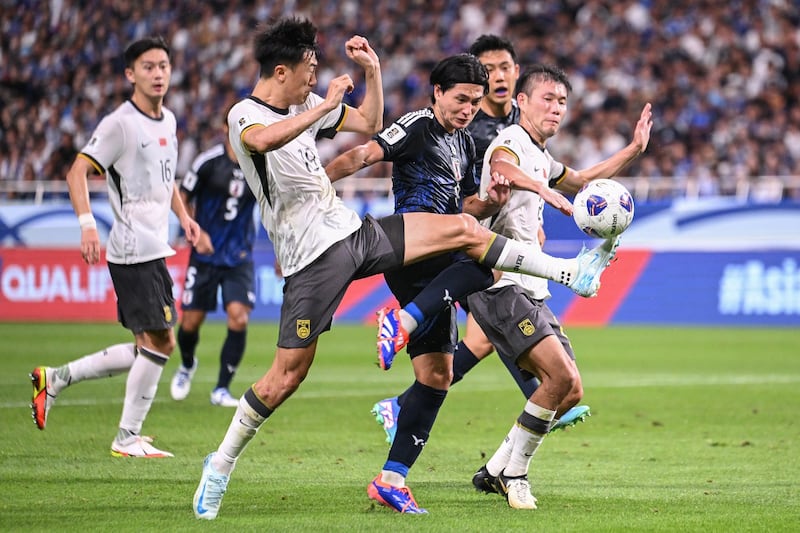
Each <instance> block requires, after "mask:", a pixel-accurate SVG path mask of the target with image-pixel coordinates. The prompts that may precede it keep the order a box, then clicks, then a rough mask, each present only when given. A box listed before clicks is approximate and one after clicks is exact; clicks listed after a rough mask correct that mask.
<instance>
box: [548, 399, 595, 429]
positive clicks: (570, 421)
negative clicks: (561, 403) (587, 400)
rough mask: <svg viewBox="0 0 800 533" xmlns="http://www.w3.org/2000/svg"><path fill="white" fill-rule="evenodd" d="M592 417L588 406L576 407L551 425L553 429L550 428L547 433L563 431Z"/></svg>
mask: <svg viewBox="0 0 800 533" xmlns="http://www.w3.org/2000/svg"><path fill="white" fill-rule="evenodd" d="M588 416H592V413H591V411H590V410H589V406H588V405H576V406H575V407H573V408H572V409H570V410H569V411H567V412H566V413H564V415H563V416H562V417H561V418H559V419H558V422H556V423H555V424H553V427H551V428H550V431H549V432H548V433H552V432H554V431H557V430H559V429H565V428H568V427H570V426H574V425H575V424H577V423H578V422H583V421H585V420H586V417H588Z"/></svg>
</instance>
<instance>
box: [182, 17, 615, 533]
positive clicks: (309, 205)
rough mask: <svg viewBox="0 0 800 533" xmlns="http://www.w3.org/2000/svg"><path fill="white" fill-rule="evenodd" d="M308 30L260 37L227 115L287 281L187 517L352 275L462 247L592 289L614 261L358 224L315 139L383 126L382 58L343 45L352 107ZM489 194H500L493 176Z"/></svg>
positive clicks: (231, 463) (200, 507) (495, 264)
mask: <svg viewBox="0 0 800 533" xmlns="http://www.w3.org/2000/svg"><path fill="white" fill-rule="evenodd" d="M316 34H317V30H316V28H315V27H314V25H313V24H312V23H311V22H310V21H307V20H302V19H297V18H286V19H281V20H278V21H277V22H275V23H274V24H272V25H270V26H268V27H267V28H266V29H265V30H263V31H262V32H260V33H258V35H257V36H256V38H255V42H254V52H255V54H254V55H255V59H256V61H257V62H258V64H259V66H260V69H261V73H260V77H259V79H258V81H257V82H256V85H255V87H254V88H253V91H252V93H251V95H250V96H249V97H247V98H246V99H245V101H243V102H241V103H239V104H237V105H235V106H234V107H233V108H232V109H231V111H230V113H229V115H228V126H229V129H230V140H231V145H232V146H233V148H234V151H235V152H236V156H237V159H238V160H239V165H240V166H241V168H242V170H243V171H244V173H245V177H246V179H247V182H248V184H249V185H250V187H251V189H252V190H253V193H254V194H255V196H256V199H257V200H258V203H259V209H260V213H261V219H262V222H263V224H264V226H265V227H266V228H267V231H268V232H269V235H270V238H271V239H272V240H273V244H274V246H275V249H276V255H277V258H278V262H279V263H280V265H281V267H282V269H283V273H284V276H285V285H284V299H283V305H282V307H281V319H280V331H279V335H278V347H277V350H276V352H275V357H274V359H273V362H272V365H271V367H270V369H269V370H268V371H267V372H266V374H264V376H263V377H261V378H260V379H259V380H258V381H257V382H256V383H255V384H254V385H253V386H252V387H251V388H250V389H248V390H247V391H246V392H245V394H244V395H243V396H242V397H241V398H240V400H239V406H238V407H237V408H236V413H235V414H234V416H233V418H232V420H231V422H230V425H229V426H228V429H227V432H226V434H225V436H224V438H223V440H222V442H221V443H220V445H219V446H218V448H217V450H216V451H214V452H212V453H210V454H209V455H208V456H207V457H206V459H205V462H204V464H203V471H202V475H201V478H200V483H199V484H198V487H197V490H196V491H195V495H194V501H193V508H194V513H195V516H197V517H198V518H202V519H208V520H212V519H214V518H216V517H217V514H218V512H219V508H220V505H221V502H222V497H223V495H224V494H225V491H226V490H227V486H228V482H229V479H230V474H231V472H232V471H233V469H234V467H235V464H236V461H237V459H238V458H239V456H240V455H241V454H242V452H243V450H244V448H245V447H246V445H247V444H248V443H249V442H250V440H252V438H253V437H254V436H255V434H256V432H257V431H258V429H259V427H261V425H262V424H263V423H264V422H265V421H266V419H267V418H268V417H269V416H270V415H271V414H272V413H273V412H274V411H275V409H277V408H278V407H279V406H280V405H281V404H282V403H283V402H284V401H285V400H286V399H288V398H289V396H291V395H292V394H293V393H294V391H295V390H297V388H298V387H299V386H300V383H301V382H302V381H303V380H304V379H305V377H306V375H307V373H308V370H309V368H310V366H311V363H312V362H313V360H314V356H315V353H316V347H317V340H318V337H319V335H320V334H322V333H323V332H325V331H327V330H328V329H330V326H331V319H332V317H333V313H334V311H335V310H336V307H337V306H338V304H339V302H341V300H342V298H343V296H344V293H345V291H346V289H347V287H348V286H349V285H350V283H351V282H352V281H353V280H354V279H358V278H362V277H366V276H370V275H373V274H377V273H383V272H386V271H387V270H390V269H396V268H399V267H401V266H403V265H405V264H409V263H412V262H414V261H418V260H421V259H424V258H427V257H431V256H433V255H436V254H440V253H443V252H447V251H454V250H463V251H464V252H465V253H467V254H468V255H469V256H470V257H472V258H474V259H477V260H479V261H480V262H482V263H483V264H486V265H488V266H489V267H491V268H497V269H499V270H508V269H517V270H520V271H523V272H528V273H531V274H536V275H541V276H545V277H547V278H548V279H558V280H561V281H562V282H563V283H566V284H568V285H570V286H572V287H573V288H574V289H575V290H585V291H586V292H587V293H589V292H591V291H592V290H593V289H596V285H597V283H598V279H599V276H600V273H601V272H602V271H603V270H604V269H605V267H606V266H607V264H608V260H609V259H610V257H612V256H613V251H614V249H613V248H612V249H610V250H607V251H605V252H604V251H603V250H600V249H596V250H594V251H592V252H591V253H589V254H585V255H584V256H581V257H579V258H574V259H560V258H555V257H550V256H546V255H545V254H543V253H542V252H541V251H540V250H534V249H532V248H531V247H529V246H524V245H521V244H520V243H517V242H515V241H512V240H509V239H506V238H504V237H501V236H499V235H496V234H494V233H492V232H490V231H489V230H488V229H486V228H484V227H482V226H480V225H479V224H478V223H477V221H476V220H475V218H473V217H471V216H470V215H438V214H432V213H405V214H402V215H391V216H388V217H385V218H383V219H380V220H375V219H373V218H372V217H369V216H368V217H366V218H365V219H364V220H359V217H358V216H357V214H356V213H355V212H353V211H352V210H350V209H349V208H347V207H346V206H345V205H344V204H343V203H342V201H341V200H340V199H339V198H337V196H336V192H335V190H334V188H333V185H332V184H331V182H330V179H329V178H328V176H327V174H326V173H325V171H324V169H323V166H322V162H321V161H320V157H319V153H318V151H317V148H316V144H315V142H314V139H315V138H317V137H319V136H325V135H332V134H333V133H334V132H336V131H354V132H359V133H364V134H374V133H377V132H378V131H379V130H380V129H381V128H382V125H383V91H382V86H381V85H382V84H381V71H380V62H379V60H378V56H377V55H376V54H375V52H374V50H373V49H372V48H371V47H370V45H369V43H368V41H367V40H366V39H365V38H364V37H361V36H354V37H352V38H350V39H349V40H348V41H347V42H346V43H345V52H346V54H347V57H349V58H350V59H351V60H353V61H354V62H355V63H357V64H358V65H359V66H361V67H362V68H363V69H364V74H365V94H364V99H363V101H362V103H361V105H360V106H359V107H357V108H353V107H350V106H348V105H346V104H344V103H343V101H342V100H343V97H344V95H345V93H346V92H350V91H352V89H353V85H354V84H353V81H352V79H351V78H350V76H349V75H346V74H345V75H341V76H338V77H335V78H333V79H332V80H331V81H330V83H329V85H328V89H327V93H326V96H325V97H324V98H321V97H318V96H316V95H313V94H312V90H313V89H314V87H315V85H316V83H317V78H316V70H317V64H318V63H317V52H318V45H317V42H316ZM473 112H474V111H473ZM492 194H498V195H500V194H508V185H507V183H506V182H505V180H504V179H502V177H501V176H498V177H496V184H495V186H494V187H493V192H492ZM579 286H580V287H583V289H580V288H579ZM395 490H396V494H397V496H398V497H399V498H401V499H404V502H405V503H404V504H402V505H400V506H398V508H397V510H400V509H401V508H402V509H403V512H421V511H422V510H420V509H419V508H418V507H417V505H416V502H414V501H413V497H412V496H411V493H410V491H409V490H408V489H407V488H406V487H396V489H395Z"/></svg>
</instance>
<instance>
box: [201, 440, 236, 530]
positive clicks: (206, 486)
mask: <svg viewBox="0 0 800 533" xmlns="http://www.w3.org/2000/svg"><path fill="white" fill-rule="evenodd" d="M212 457H214V453H213V452H212V453H210V454H208V455H207V456H206V459H205V461H203V475H202V476H201V477H200V484H199V485H198V486H197V490H196V491H195V492H194V500H193V501H192V508H193V510H194V515H195V516H196V517H197V518H202V519H203V520H214V519H215V518H216V517H217V513H219V507H220V505H222V496H223V495H225V491H226V490H227V488H228V481H229V480H230V476H226V475H224V474H220V473H219V472H217V471H216V470H214V467H213V466H212V465H211V458H212Z"/></svg>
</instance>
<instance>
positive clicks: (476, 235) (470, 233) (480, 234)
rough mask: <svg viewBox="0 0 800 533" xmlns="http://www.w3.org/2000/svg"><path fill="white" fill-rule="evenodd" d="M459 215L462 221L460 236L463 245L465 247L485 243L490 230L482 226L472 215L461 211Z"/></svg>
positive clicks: (459, 227)
mask: <svg viewBox="0 0 800 533" xmlns="http://www.w3.org/2000/svg"><path fill="white" fill-rule="evenodd" d="M457 216H458V218H459V222H460V224H459V226H458V230H459V235H458V238H460V239H462V245H463V246H464V247H473V246H480V245H484V244H485V241H486V236H487V232H488V230H487V229H486V228H484V227H483V226H481V225H480V224H479V223H478V220H477V219H476V218H475V217H473V216H472V215H467V214H465V213H461V214H460V215H457Z"/></svg>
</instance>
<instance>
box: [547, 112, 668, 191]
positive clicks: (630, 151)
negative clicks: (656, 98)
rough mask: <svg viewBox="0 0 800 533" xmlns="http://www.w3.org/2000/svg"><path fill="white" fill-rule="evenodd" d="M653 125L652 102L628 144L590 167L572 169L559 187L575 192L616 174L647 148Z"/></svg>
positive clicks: (641, 115) (642, 114) (640, 116)
mask: <svg viewBox="0 0 800 533" xmlns="http://www.w3.org/2000/svg"><path fill="white" fill-rule="evenodd" d="M652 127H653V113H652V111H651V106H650V104H649V103H647V104H645V106H644V108H643V109H642V113H641V114H640V115H639V121H638V122H637V123H636V128H635V129H634V132H633V140H632V141H631V142H630V144H628V146H626V147H625V148H623V149H622V150H620V151H619V152H616V153H615V154H613V155H612V156H611V157H609V158H608V159H605V160H603V161H601V162H599V163H597V164H595V165H592V166H591V167H589V168H586V169H583V170H575V169H570V170H569V172H568V173H567V177H566V178H565V179H564V181H562V182H561V183H559V184H558V188H559V189H560V190H563V191H566V192H571V193H574V192H577V191H578V190H579V189H580V188H581V187H583V186H584V185H585V184H586V183H588V182H589V181H591V180H594V179H598V178H611V177H613V176H616V175H617V174H618V173H619V172H620V171H621V170H622V169H624V168H625V167H626V166H628V165H629V164H630V163H631V161H633V160H634V159H636V158H637V157H639V156H640V155H641V154H642V153H643V152H644V151H645V150H646V149H647V144H648V143H649V142H650V128H652Z"/></svg>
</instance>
